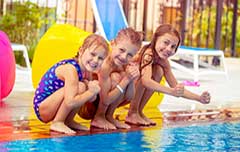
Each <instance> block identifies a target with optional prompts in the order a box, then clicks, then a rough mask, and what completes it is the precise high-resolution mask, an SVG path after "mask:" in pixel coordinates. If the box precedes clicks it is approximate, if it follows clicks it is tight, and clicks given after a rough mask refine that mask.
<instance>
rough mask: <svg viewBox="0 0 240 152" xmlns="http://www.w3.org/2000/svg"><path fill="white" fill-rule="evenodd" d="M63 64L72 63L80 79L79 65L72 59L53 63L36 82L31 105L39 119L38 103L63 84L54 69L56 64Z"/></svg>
mask: <svg viewBox="0 0 240 152" xmlns="http://www.w3.org/2000/svg"><path fill="white" fill-rule="evenodd" d="M63 64H72V65H74V66H75V67H76V70H77V73H78V77H79V81H81V80H82V72H81V69H80V66H79V65H78V63H77V62H76V61H75V60H74V59H69V60H63V61H60V62H58V63H56V64H55V65H53V66H52V67H51V68H50V69H49V70H48V71H47V72H46V73H45V74H44V76H43V77H42V79H41V81H40V83H39V84H38V87H37V89H36V91H35V96H34V99H33V105H34V110H35V113H36V115H37V117H38V119H39V120H41V121H42V119H41V117H40V114H39V104H40V103H41V102H42V101H43V100H45V99H46V98H47V97H48V96H50V95H51V94H53V93H54V92H55V91H57V90H58V89H60V88H62V87H63V86H64V81H62V80H60V79H59V78H58V77H57V76H56V74H55V70H56V68H57V67H58V66H60V65H63Z"/></svg>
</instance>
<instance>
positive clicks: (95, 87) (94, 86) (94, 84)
mask: <svg viewBox="0 0 240 152" xmlns="http://www.w3.org/2000/svg"><path fill="white" fill-rule="evenodd" d="M88 90H89V91H91V92H92V93H93V94H94V95H95V94H98V93H99V91H100V86H99V83H98V81H97V80H93V81H89V82H88Z"/></svg>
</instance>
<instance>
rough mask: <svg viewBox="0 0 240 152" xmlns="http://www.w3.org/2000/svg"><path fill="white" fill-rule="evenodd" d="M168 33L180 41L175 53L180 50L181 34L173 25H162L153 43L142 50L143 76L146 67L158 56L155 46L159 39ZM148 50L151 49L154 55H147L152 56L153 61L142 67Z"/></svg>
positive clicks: (140, 66) (140, 65) (156, 32)
mask: <svg viewBox="0 0 240 152" xmlns="http://www.w3.org/2000/svg"><path fill="white" fill-rule="evenodd" d="M166 33H168V34H171V35H174V36H176V37H177V38H178V39H179V41H178V44H177V47H176V49H175V52H176V51H177V49H178V47H179V45H180V41H181V37H180V34H179V32H178V31H177V30H176V29H175V28H173V27H172V25H170V24H162V25H160V26H158V28H157V29H156V31H155V33H154V34H153V38H152V40H151V42H150V43H149V44H147V45H145V46H144V47H143V48H142V49H141V50H140V64H139V69H140V74H141V72H142V69H143V68H144V67H146V66H148V65H149V64H150V63H152V62H153V61H154V56H156V55H157V53H156V50H155V45H156V42H157V39H158V38H159V37H160V36H163V35H164V34H166ZM148 48H151V50H152V55H151V54H145V55H148V56H150V57H151V59H150V60H149V61H148V62H147V63H146V64H144V65H142V60H143V59H144V56H145V55H144V53H145V52H146V50H147V49H148Z"/></svg>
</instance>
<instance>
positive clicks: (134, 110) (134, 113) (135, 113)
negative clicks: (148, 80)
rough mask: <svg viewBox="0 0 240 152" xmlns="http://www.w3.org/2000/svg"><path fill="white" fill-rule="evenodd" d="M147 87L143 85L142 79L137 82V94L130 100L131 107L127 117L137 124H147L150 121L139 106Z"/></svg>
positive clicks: (127, 120) (130, 121)
mask: <svg viewBox="0 0 240 152" xmlns="http://www.w3.org/2000/svg"><path fill="white" fill-rule="evenodd" d="M145 90H146V89H145V88H144V87H143V86H142V84H141V81H140V80H138V81H137V83H136V94H135V96H134V98H133V100H132V101H131V102H130V108H129V111H128V115H127V117H126V122H127V123H130V124H135V125H147V124H148V123H147V122H146V121H145V120H144V119H143V118H142V117H141V115H140V114H139V107H140V102H141V99H142V96H143V94H144V92H145Z"/></svg>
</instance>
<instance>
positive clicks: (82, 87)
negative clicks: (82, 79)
mask: <svg viewBox="0 0 240 152" xmlns="http://www.w3.org/2000/svg"><path fill="white" fill-rule="evenodd" d="M78 88H79V91H78V93H79V94H82V93H83V92H85V90H86V89H87V87H86V85H85V84H84V83H79V87H78ZM78 110H79V108H75V109H73V110H72V111H71V112H70V113H69V115H68V116H67V118H66V121H65V124H66V125H67V126H69V127H70V128H72V129H76V130H85V131H87V130H89V129H88V128H87V127H85V126H83V125H81V124H80V123H77V122H75V121H74V117H75V115H76V113H77V112H78Z"/></svg>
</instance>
